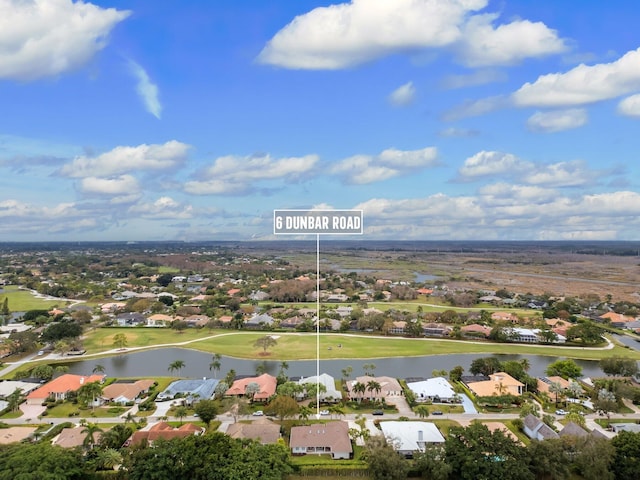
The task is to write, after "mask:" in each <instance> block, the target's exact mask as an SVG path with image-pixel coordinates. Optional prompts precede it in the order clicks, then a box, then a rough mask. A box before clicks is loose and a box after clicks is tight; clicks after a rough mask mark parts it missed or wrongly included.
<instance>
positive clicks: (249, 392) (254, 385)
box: [244, 382, 260, 401]
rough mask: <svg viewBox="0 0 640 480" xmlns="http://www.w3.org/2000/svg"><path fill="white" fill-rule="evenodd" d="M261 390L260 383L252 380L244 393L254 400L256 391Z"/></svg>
mask: <svg viewBox="0 0 640 480" xmlns="http://www.w3.org/2000/svg"><path fill="white" fill-rule="evenodd" d="M259 391H260V385H259V384H258V383H256V382H250V383H249V384H248V385H247V386H246V388H245V390H244V393H245V395H246V396H247V398H249V400H251V401H253V397H255V395H256V393H258V392H259Z"/></svg>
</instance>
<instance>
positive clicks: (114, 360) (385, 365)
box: [68, 348, 603, 378]
mask: <svg viewBox="0 0 640 480" xmlns="http://www.w3.org/2000/svg"><path fill="white" fill-rule="evenodd" d="M486 356H488V355H487V354H452V355H431V356H421V357H398V358H374V359H364V360H355V359H350V360H321V361H320V373H328V374H329V375H332V376H333V377H335V378H341V377H342V373H341V372H342V369H344V368H346V367H348V366H351V367H352V368H353V373H352V375H351V377H352V378H353V377H355V376H359V375H363V374H364V373H365V370H364V368H363V366H364V365H366V364H374V365H375V370H374V371H373V373H374V374H375V375H387V376H390V377H395V378H409V377H412V378H415V377H424V378H428V377H430V376H431V372H432V371H433V370H436V369H438V370H441V369H444V370H447V371H449V370H451V369H452V368H453V367H455V366H457V365H460V366H462V367H464V369H465V372H468V369H469V367H470V365H471V362H472V361H473V360H475V359H476V358H480V357H486ZM495 356H496V357H498V358H499V359H500V360H501V361H506V360H521V359H523V358H527V359H528V360H529V363H530V364H531V369H530V371H529V373H530V374H531V375H533V376H543V375H544V371H545V369H546V368H547V365H549V363H551V362H554V361H555V360H557V359H558V358H557V357H547V356H542V355H495ZM211 359H212V356H211V354H209V353H204V352H199V351H196V350H189V349H184V348H161V349H154V350H146V351H141V352H134V353H127V354H122V355H117V356H113V357H103V358H98V359H87V360H79V361H76V362H73V363H69V364H68V366H69V368H70V373H76V374H84V375H87V374H90V373H91V371H92V370H93V368H94V367H95V366H96V365H97V364H99V365H102V366H103V367H104V368H105V373H106V374H107V375H108V376H112V377H161V376H169V375H175V373H172V372H170V371H169V364H171V363H172V362H174V361H176V360H182V361H183V362H184V363H185V367H184V368H183V369H182V370H181V371H180V376H181V377H191V378H199V377H213V376H214V373H215V376H217V377H221V376H224V375H226V373H227V372H228V371H229V370H231V369H233V370H235V372H236V374H237V375H254V374H255V372H256V367H257V366H258V365H259V364H261V363H263V361H262V360H244V359H238V358H232V357H222V360H221V364H222V365H221V369H220V371H219V372H212V371H210V370H209V364H210V363H211ZM264 363H265V366H266V372H267V373H270V374H272V375H277V374H278V371H279V370H280V365H281V362H280V361H277V360H266V361H264ZM576 363H578V365H580V366H581V367H582V371H583V375H584V376H600V375H603V373H602V370H600V367H599V365H598V362H597V361H593V360H577V361H576ZM287 364H288V365H289V368H288V369H287V375H289V376H290V377H309V376H313V375H315V374H316V361H315V360H296V361H288V362H287Z"/></svg>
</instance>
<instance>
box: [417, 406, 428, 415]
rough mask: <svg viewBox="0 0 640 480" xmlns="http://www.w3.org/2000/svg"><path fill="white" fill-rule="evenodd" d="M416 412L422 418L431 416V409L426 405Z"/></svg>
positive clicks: (419, 407)
mask: <svg viewBox="0 0 640 480" xmlns="http://www.w3.org/2000/svg"><path fill="white" fill-rule="evenodd" d="M415 411H416V413H417V414H418V416H419V417H420V418H427V417H428V416H429V407H427V406H426V405H418V406H417V407H416V409H415Z"/></svg>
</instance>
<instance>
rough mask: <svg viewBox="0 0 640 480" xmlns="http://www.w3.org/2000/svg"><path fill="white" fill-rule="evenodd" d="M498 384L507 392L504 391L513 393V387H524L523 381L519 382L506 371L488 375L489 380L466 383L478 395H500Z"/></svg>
mask: <svg viewBox="0 0 640 480" xmlns="http://www.w3.org/2000/svg"><path fill="white" fill-rule="evenodd" d="M500 386H503V387H505V388H506V389H507V392H505V393H510V394H514V391H513V387H515V388H517V389H521V388H522V387H524V383H522V382H519V381H518V380H516V379H515V378H513V377H512V376H511V375H509V374H508V373H505V372H497V373H492V374H491V375H489V380H485V381H482V382H471V383H469V384H468V387H469V389H470V390H471V391H472V392H473V393H474V394H475V395H477V396H479V397H491V396H493V395H500Z"/></svg>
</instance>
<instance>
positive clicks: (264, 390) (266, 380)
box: [225, 373, 278, 400]
mask: <svg viewBox="0 0 640 480" xmlns="http://www.w3.org/2000/svg"><path fill="white" fill-rule="evenodd" d="M250 383H257V384H258V385H259V386H260V391H259V392H258V393H256V394H255V395H254V397H253V398H254V399H256V400H266V399H268V398H269V397H271V396H272V395H273V394H274V393H276V386H277V383H278V379H277V378H276V377H274V376H273V375H269V374H268V373H263V374H262V375H260V376H259V377H247V378H241V379H239V380H236V381H235V382H233V385H231V388H229V390H227V391H226V392H225V395H244V394H245V393H246V390H247V386H248V385H249V384H250Z"/></svg>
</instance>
